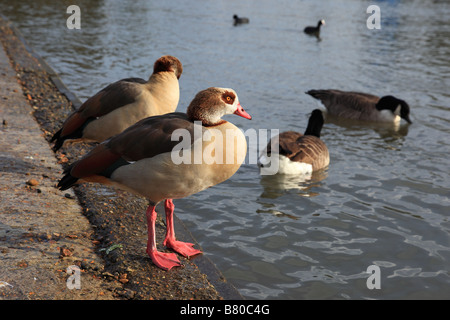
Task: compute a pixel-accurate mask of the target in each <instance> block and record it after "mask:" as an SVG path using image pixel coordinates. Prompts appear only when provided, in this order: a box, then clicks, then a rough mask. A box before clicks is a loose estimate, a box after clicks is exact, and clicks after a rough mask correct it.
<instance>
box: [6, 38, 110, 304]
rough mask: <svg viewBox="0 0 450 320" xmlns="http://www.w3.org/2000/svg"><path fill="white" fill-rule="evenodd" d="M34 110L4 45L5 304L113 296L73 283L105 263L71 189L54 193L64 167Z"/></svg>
mask: <svg viewBox="0 0 450 320" xmlns="http://www.w3.org/2000/svg"><path fill="white" fill-rule="evenodd" d="M31 111H32V109H31V106H30V104H29V103H28V101H27V98H26V97H25V96H24V95H23V93H22V88H21V86H20V85H19V84H18V82H17V79H16V76H15V72H14V70H13V68H12V67H11V65H10V60H9V58H8V57H7V55H6V54H5V51H4V48H3V46H1V45H0V299H33V300H34V299H114V296H113V288H112V287H111V286H113V283H111V282H106V281H104V280H102V279H99V278H94V277H92V276H89V275H87V274H86V275H85V274H83V273H80V286H81V289H69V288H68V286H67V279H68V278H69V274H68V273H66V270H67V268H68V267H69V266H71V265H74V263H75V262H76V261H78V263H79V262H80V261H81V262H83V263H85V264H90V265H96V266H101V264H102V260H101V258H100V257H98V256H97V255H96V254H95V251H94V248H95V246H94V244H93V242H92V241H91V239H90V235H91V234H92V233H93V230H92V228H91V225H90V224H89V221H88V220H87V219H86V217H85V216H84V215H83V214H82V208H81V207H80V206H79V205H78V202H77V200H76V197H75V196H74V194H73V193H72V190H68V191H65V192H60V191H59V190H57V189H56V188H55V185H56V183H57V181H58V179H59V178H60V177H61V172H62V167H61V166H60V165H59V164H58V163H57V160H56V158H55V155H54V153H53V152H52V151H51V149H50V147H49V144H48V143H47V141H46V140H45V139H44V137H43V133H42V131H41V130H40V128H39V126H38V124H37V122H36V121H35V119H34V117H33V116H32V114H31ZM61 252H63V255H62V257H60V253H61ZM74 276H75V275H74ZM70 279H75V278H74V277H72V278H70ZM69 283H70V284H73V285H75V284H77V283H76V282H75V281H69Z"/></svg>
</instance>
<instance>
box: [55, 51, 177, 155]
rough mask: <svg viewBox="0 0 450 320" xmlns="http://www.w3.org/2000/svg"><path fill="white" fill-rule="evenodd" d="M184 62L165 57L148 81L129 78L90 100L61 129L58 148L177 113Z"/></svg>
mask: <svg viewBox="0 0 450 320" xmlns="http://www.w3.org/2000/svg"><path fill="white" fill-rule="evenodd" d="M182 72H183V66H182V65H181V62H180V61H179V60H178V59H177V58H175V57H173V56H162V57H161V58H159V59H158V60H156V62H155V63H154V66H153V74H152V75H151V76H150V78H149V79H148V81H147V80H144V79H140V78H127V79H122V80H119V81H117V82H114V83H112V84H110V85H109V86H107V87H106V88H104V89H102V90H101V91H99V92H98V93H97V94H95V95H94V96H92V97H91V98H89V99H87V100H86V101H85V102H84V103H83V104H82V105H81V107H80V108H79V109H78V110H76V111H75V112H73V113H72V114H71V115H70V116H69V117H68V118H67V120H66V121H65V122H64V124H63V126H62V128H61V129H60V130H59V131H57V132H56V133H55V134H54V135H53V137H52V139H51V141H55V140H56V142H55V145H54V147H53V150H54V151H56V150H58V149H59V148H61V146H62V145H63V144H64V142H65V141H71V142H79V141H94V142H102V141H104V140H105V139H107V138H109V137H111V136H113V135H115V134H118V133H120V132H122V131H123V130H125V129H126V128H128V127H129V126H131V125H132V124H135V123H136V122H138V121H139V120H141V119H144V118H146V117H149V116H155V115H159V114H164V113H169V112H174V111H175V109H176V108H177V105H178V101H179V99H180V87H179V83H178V79H179V78H180V76H181V73H182Z"/></svg>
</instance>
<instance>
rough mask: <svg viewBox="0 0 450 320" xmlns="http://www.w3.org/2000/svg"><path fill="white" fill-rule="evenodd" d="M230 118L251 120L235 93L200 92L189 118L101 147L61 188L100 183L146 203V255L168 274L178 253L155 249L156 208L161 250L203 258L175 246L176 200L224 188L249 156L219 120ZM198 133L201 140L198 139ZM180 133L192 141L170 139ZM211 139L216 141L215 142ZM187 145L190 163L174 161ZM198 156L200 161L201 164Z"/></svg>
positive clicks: (133, 131)
mask: <svg viewBox="0 0 450 320" xmlns="http://www.w3.org/2000/svg"><path fill="white" fill-rule="evenodd" d="M226 114H236V115H238V116H241V117H244V118H246V119H251V116H250V115H249V114H248V113H247V112H245V111H244V109H243V108H242V106H241V104H240V103H239V99H238V96H237V94H236V92H235V91H234V90H232V89H224V88H208V89H206V90H203V91H200V92H199V93H198V94H197V95H196V96H195V98H194V99H193V100H192V102H191V103H190V105H189V107H188V109H187V113H181V112H174V113H168V114H164V115H159V116H153V117H148V118H146V119H143V120H141V121H139V122H138V123H136V124H134V125H132V126H131V127H129V128H128V129H126V130H125V131H123V132H122V133H120V134H118V135H116V136H114V137H112V138H111V139H108V140H106V141H104V142H103V143H101V144H98V145H97V146H96V147H95V148H94V149H92V150H91V152H90V153H88V154H87V155H86V156H85V157H84V158H82V159H81V160H79V161H76V162H75V163H73V164H72V165H71V166H70V167H69V168H68V169H67V170H65V176H64V177H63V178H62V179H61V180H60V182H59V183H58V188H60V189H61V190H66V189H68V188H70V187H71V186H73V185H74V184H76V183H79V182H97V183H103V184H112V185H115V186H117V187H119V188H123V189H125V190H128V191H130V192H133V193H135V194H138V195H141V196H144V197H146V198H147V199H148V200H149V203H150V204H149V206H148V208H147V212H146V216H147V227H148V241H147V253H148V255H149V256H150V258H151V259H152V261H153V263H155V265H157V266H158V267H160V268H162V269H164V270H170V269H171V268H172V267H176V266H180V262H179V260H178V258H177V257H176V255H175V254H174V253H162V252H158V251H157V249H156V239H155V221H156V215H157V213H156V211H155V206H156V205H157V204H158V203H160V202H162V201H165V210H166V221H167V233H166V237H165V239H164V242H163V244H164V245H165V246H166V247H168V248H171V249H173V250H175V251H176V252H178V253H180V254H182V255H184V256H187V257H189V256H193V255H196V254H199V253H201V251H199V250H196V249H194V248H193V247H192V246H193V245H192V244H189V243H184V242H181V241H177V240H176V238H175V231H174V227H173V211H174V205H173V202H172V199H179V198H183V197H187V196H189V195H191V194H194V193H197V192H200V191H202V190H204V189H206V188H209V187H211V186H214V185H216V184H218V183H221V182H223V181H225V180H227V179H228V178H230V177H231V176H232V175H233V174H234V173H235V172H236V171H237V170H238V169H239V167H240V166H241V164H242V162H243V161H244V159H245V156H246V153H247V142H246V139H245V136H244V134H243V133H242V131H241V130H240V129H238V128H237V127H236V126H234V125H233V124H232V123H230V122H227V121H225V120H222V119H221V117H222V116H223V115H226ZM198 130H199V132H200V138H198V137H195V136H196V134H195V132H198ZM180 131H181V132H184V133H187V134H188V135H189V137H184V136H183V137H182V138H183V139H182V141H181V142H179V141H178V140H176V139H172V138H173V136H175V135H176V134H177V133H178V132H180ZM213 131H214V132H213ZM230 132H231V133H230ZM218 133H220V134H218ZM211 135H214V137H215V139H211ZM219 136H220V137H219ZM230 137H231V138H230ZM178 138H179V136H178ZM185 139H186V141H185ZM199 140H200V142H201V143H200V144H198V141H199ZM186 142H187V147H186V148H185V149H182V150H183V154H184V155H186V154H187V158H186V160H187V161H185V162H181V163H176V161H174V160H173V159H174V158H173V156H174V154H176V153H177V152H176V151H175V147H176V146H177V145H178V144H179V143H186ZM198 145H199V146H200V149H198V147H197V146H198ZM197 150H199V151H200V152H199V153H198V152H197ZM178 151H180V150H178ZM198 154H199V155H200V157H201V159H197V156H198ZM212 154H214V155H217V154H220V155H222V156H223V157H224V158H226V162H224V161H221V160H222V159H219V161H210V160H211V159H207V158H208V157H209V156H210V155H212ZM194 156H195V159H194ZM193 159H194V161H192V160H193ZM197 160H200V161H197Z"/></svg>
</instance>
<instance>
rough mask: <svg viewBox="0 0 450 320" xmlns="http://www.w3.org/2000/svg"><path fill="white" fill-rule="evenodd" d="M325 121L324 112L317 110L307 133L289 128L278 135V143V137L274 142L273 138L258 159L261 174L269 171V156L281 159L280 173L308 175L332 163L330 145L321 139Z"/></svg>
mask: <svg viewBox="0 0 450 320" xmlns="http://www.w3.org/2000/svg"><path fill="white" fill-rule="evenodd" d="M323 123H324V119H323V115H322V111H320V110H319V109H316V110H314V111H313V112H312V113H311V116H310V117H309V120H308V126H307V128H306V130H305V134H304V135H302V134H301V133H299V132H295V131H286V132H282V133H280V134H279V135H278V136H277V137H276V138H277V139H278V142H277V140H275V142H274V143H273V145H272V141H270V142H269V144H268V145H267V148H266V150H265V153H263V155H262V156H261V157H260V158H259V161H258V164H259V167H260V170H261V174H266V173H265V170H266V168H267V165H268V159H267V158H266V155H268V156H270V157H271V158H272V159H274V160H275V161H279V162H278V172H277V173H279V174H303V175H306V174H310V173H312V172H313V171H316V170H320V169H323V168H325V167H326V166H328V164H329V163H330V154H329V152H328V148H327V146H326V145H325V143H324V142H323V141H322V140H321V139H320V132H321V130H322V126H323ZM273 148H275V150H273ZM277 149H278V150H277ZM276 153H278V158H273V157H274V156H276ZM271 165H272V164H271ZM271 169H272V168H271Z"/></svg>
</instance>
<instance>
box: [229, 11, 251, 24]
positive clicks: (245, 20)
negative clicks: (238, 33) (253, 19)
mask: <svg viewBox="0 0 450 320" xmlns="http://www.w3.org/2000/svg"><path fill="white" fill-rule="evenodd" d="M233 19H234V25H235V26H236V25H238V24H244V23H249V22H250V19H249V18H245V17H242V18H239V17H238V16H237V14H235V15H234V16H233Z"/></svg>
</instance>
